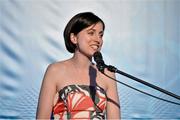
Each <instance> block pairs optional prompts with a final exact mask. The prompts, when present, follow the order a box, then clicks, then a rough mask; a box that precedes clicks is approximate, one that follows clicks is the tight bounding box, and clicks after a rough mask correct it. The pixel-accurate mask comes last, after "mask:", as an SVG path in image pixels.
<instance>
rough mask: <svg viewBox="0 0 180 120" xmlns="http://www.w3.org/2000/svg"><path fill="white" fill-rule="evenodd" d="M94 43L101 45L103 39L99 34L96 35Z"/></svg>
mask: <svg viewBox="0 0 180 120" xmlns="http://www.w3.org/2000/svg"><path fill="white" fill-rule="evenodd" d="M94 41H95V42H97V43H98V44H100V43H101V42H102V37H101V36H100V35H99V34H95V36H94Z"/></svg>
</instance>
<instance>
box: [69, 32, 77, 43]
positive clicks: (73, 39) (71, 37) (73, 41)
mask: <svg viewBox="0 0 180 120" xmlns="http://www.w3.org/2000/svg"><path fill="white" fill-rule="evenodd" d="M70 39H71V42H72V43H74V44H77V36H76V35H74V33H71V34H70Z"/></svg>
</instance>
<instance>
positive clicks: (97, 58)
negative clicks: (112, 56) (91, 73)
mask: <svg viewBox="0 0 180 120" xmlns="http://www.w3.org/2000/svg"><path fill="white" fill-rule="evenodd" d="M93 56H94V61H95V62H96V63H97V62H104V61H103V57H102V54H101V53H100V52H99V51H97V52H95V53H94V55H93Z"/></svg>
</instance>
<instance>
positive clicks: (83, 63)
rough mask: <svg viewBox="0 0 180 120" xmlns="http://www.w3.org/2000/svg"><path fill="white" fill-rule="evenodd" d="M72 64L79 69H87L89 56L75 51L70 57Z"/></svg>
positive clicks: (89, 63) (89, 60)
mask: <svg viewBox="0 0 180 120" xmlns="http://www.w3.org/2000/svg"><path fill="white" fill-rule="evenodd" d="M72 62H73V64H74V65H75V66H76V67H77V68H80V69H88V68H89V66H90V65H91V63H92V62H91V58H89V57H87V56H85V55H83V54H82V53H79V52H77V53H75V54H74V56H73V57H72Z"/></svg>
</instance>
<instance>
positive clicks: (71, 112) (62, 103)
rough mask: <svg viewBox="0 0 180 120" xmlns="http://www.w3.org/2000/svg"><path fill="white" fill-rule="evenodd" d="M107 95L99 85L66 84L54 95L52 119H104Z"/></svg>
mask: <svg viewBox="0 0 180 120" xmlns="http://www.w3.org/2000/svg"><path fill="white" fill-rule="evenodd" d="M106 101H107V96H106V92H105V90H104V89H103V88H101V87H100V86H88V85H68V86H65V87H64V88H62V89H61V90H60V91H59V92H58V93H57V94H56V97H55V100H54V107H53V111H52V116H51V118H52V119H58V120H62V119H73V120H74V119H85V120H92V119H93V120H96V119H105V109H106Z"/></svg>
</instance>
